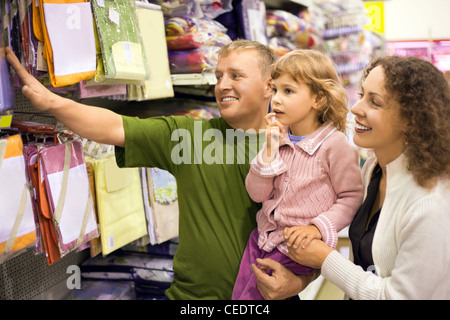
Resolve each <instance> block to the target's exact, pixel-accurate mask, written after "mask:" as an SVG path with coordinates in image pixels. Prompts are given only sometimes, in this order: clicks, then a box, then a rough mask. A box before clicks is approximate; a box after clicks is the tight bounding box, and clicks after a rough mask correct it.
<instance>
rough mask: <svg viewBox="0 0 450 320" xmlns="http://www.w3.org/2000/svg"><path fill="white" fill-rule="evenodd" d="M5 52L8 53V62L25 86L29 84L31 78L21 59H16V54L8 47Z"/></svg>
mask: <svg viewBox="0 0 450 320" xmlns="http://www.w3.org/2000/svg"><path fill="white" fill-rule="evenodd" d="M5 51H6V60H7V61H8V62H9V64H10V65H11V66H12V67H13V69H14V70H15V71H16V73H17V75H18V76H19V78H20V79H21V80H22V82H23V84H24V85H26V84H28V82H29V79H30V77H31V76H30V74H29V73H28V71H27V70H26V69H25V68H24V67H23V66H22V64H21V63H20V61H19V59H18V58H17V57H16V55H15V54H14V52H13V51H12V50H11V48H10V47H6V49H5ZM33 79H34V78H33Z"/></svg>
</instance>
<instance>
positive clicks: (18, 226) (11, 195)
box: [0, 135, 36, 262]
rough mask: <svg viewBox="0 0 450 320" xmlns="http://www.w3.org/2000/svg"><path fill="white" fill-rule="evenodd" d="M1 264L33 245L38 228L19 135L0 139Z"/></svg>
mask: <svg viewBox="0 0 450 320" xmlns="http://www.w3.org/2000/svg"><path fill="white" fill-rule="evenodd" d="M0 221H1V223H0V262H2V260H4V259H6V258H7V257H9V256H10V255H12V254H14V253H16V252H18V251H20V250H21V249H24V248H26V247H28V246H32V245H33V244H34V243H35V241H36V226H35V220H34V214H33V207H32V202H31V196H30V189H29V183H28V181H27V177H26V168H25V160H24V156H23V143H22V138H21V137H20V135H14V136H10V137H7V138H6V139H0Z"/></svg>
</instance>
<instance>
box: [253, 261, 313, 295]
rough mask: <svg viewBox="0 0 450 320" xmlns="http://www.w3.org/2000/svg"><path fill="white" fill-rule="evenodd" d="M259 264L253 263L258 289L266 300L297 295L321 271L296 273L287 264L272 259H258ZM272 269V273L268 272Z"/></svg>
mask: <svg viewBox="0 0 450 320" xmlns="http://www.w3.org/2000/svg"><path fill="white" fill-rule="evenodd" d="M256 262H257V263H258V265H259V266H256V265H254V264H253V265H252V268H253V272H254V273H255V275H256V279H257V286H258V290H259V292H260V293H261V295H262V296H263V297H264V299H266V300H285V299H288V298H290V297H293V296H295V295H297V294H298V293H299V292H301V291H302V290H303V289H305V288H306V287H307V286H308V284H310V283H311V282H312V281H313V280H314V279H316V278H317V277H318V275H319V273H314V274H312V275H309V276H306V275H305V276H303V275H295V274H294V273H292V272H291V271H290V270H289V269H287V268H286V267H285V266H283V265H281V264H280V263H279V262H276V261H274V260H272V259H269V258H266V259H256ZM269 269H270V270H271V274H270V275H269V274H268V273H267V271H268V270H269Z"/></svg>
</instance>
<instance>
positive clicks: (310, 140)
mask: <svg viewBox="0 0 450 320" xmlns="http://www.w3.org/2000/svg"><path fill="white" fill-rule="evenodd" d="M285 129H286V130H285V132H284V135H283V139H282V140H281V145H284V144H287V145H290V146H291V147H292V142H291V140H290V139H289V127H286V128H285ZM336 130H337V128H336V127H335V126H334V125H333V122H331V121H328V122H326V123H324V124H323V125H321V126H320V127H319V128H318V129H317V130H316V131H314V132H313V133H311V134H310V135H309V136H307V137H306V138H305V139H303V140H302V141H300V142H298V143H297V144H296V146H298V147H299V148H301V149H302V150H303V151H305V152H306V153H308V154H309V155H311V156H312V155H313V154H314V153H315V152H316V151H317V149H319V147H320V146H321V145H322V143H323V142H324V141H325V140H326V139H327V138H328V137H329V136H330V135H331V134H332V133H333V132H334V131H336Z"/></svg>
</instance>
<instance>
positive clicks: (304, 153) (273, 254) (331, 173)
mask: <svg viewBox="0 0 450 320" xmlns="http://www.w3.org/2000/svg"><path fill="white" fill-rule="evenodd" d="M272 79H273V91H274V94H273V98H272V111H273V112H272V113H270V114H268V115H267V116H266V122H267V126H268V127H267V134H266V137H267V139H266V143H265V146H264V147H263V148H262V150H261V151H260V152H259V153H258V155H257V156H256V158H255V159H254V160H253V161H252V164H251V169H250V172H249V174H248V175H247V179H246V187H247V191H248V193H249V195H250V197H251V198H252V199H253V200H254V201H256V202H262V209H261V210H260V211H259V212H258V213H257V216H256V220H257V223H258V227H257V229H255V230H254V231H253V232H252V234H251V235H250V239H249V242H248V244H247V247H246V249H245V252H244V256H243V258H242V261H241V266H240V269H239V274H238V277H237V280H236V283H235V286H234V291H233V296H232V299H241V300H250V299H252V300H255V299H263V297H262V296H261V294H260V293H259V291H258V289H257V287H256V277H255V275H254V273H253V271H252V264H254V263H255V261H256V259H257V258H271V259H273V260H275V261H278V262H280V263H282V264H283V265H285V266H286V267H287V268H289V269H290V270H291V271H292V272H293V273H295V274H301V275H305V274H307V275H308V274H311V273H312V272H314V269H312V268H309V267H305V266H302V265H299V264H297V263H295V262H294V261H292V260H291V259H290V258H288V257H287V255H286V254H287V245H288V246H290V245H292V246H294V247H297V246H300V245H301V246H307V245H308V243H309V242H310V241H311V240H312V239H322V240H323V241H324V242H325V243H327V244H328V245H329V246H331V247H335V246H336V244H337V240H338V237H337V232H338V231H340V230H341V229H342V228H344V227H345V226H347V225H348V224H349V223H350V222H351V220H352V218H353V216H354V214H355V212H356V210H357V208H358V207H359V206H360V204H361V201H362V192H363V188H362V181H361V172H360V169H359V164H358V155H357V152H356V149H355V148H353V147H352V146H351V145H350V144H349V143H348V141H347V138H346V136H345V134H344V133H343V132H344V131H345V130H346V119H347V113H348V110H347V98H346V92H345V90H344V88H343V87H342V86H341V85H340V82H339V78H338V75H337V74H336V71H335V68H334V65H333V63H332V61H331V60H330V59H329V58H328V57H327V56H325V55H323V54H322V53H320V52H318V51H313V50H296V51H292V52H290V53H288V54H287V55H285V56H283V57H281V58H280V59H279V60H278V61H277V62H276V63H275V64H274V66H273V69H272ZM277 131H279V133H280V134H279V135H278V136H279V137H278V136H277ZM286 228H287V229H286ZM285 229H286V230H285ZM284 232H285V233H284Z"/></svg>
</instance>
